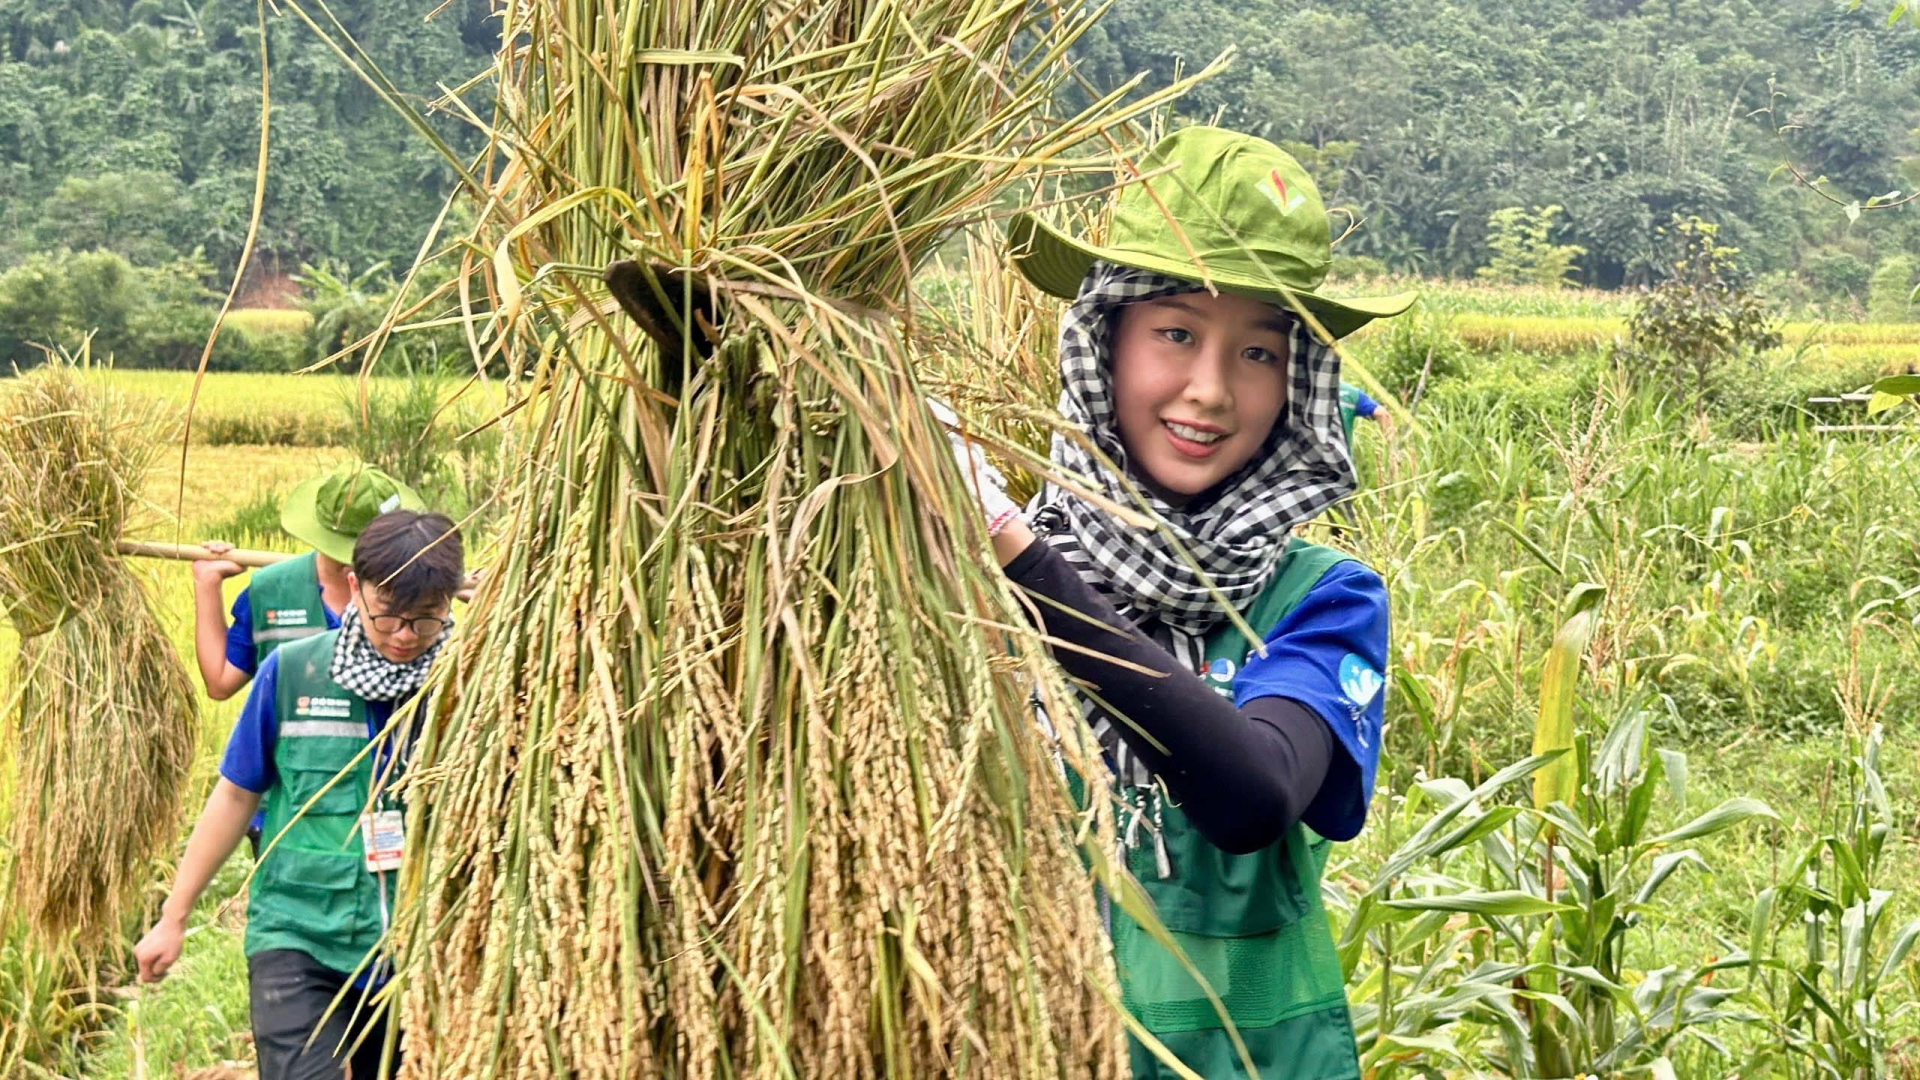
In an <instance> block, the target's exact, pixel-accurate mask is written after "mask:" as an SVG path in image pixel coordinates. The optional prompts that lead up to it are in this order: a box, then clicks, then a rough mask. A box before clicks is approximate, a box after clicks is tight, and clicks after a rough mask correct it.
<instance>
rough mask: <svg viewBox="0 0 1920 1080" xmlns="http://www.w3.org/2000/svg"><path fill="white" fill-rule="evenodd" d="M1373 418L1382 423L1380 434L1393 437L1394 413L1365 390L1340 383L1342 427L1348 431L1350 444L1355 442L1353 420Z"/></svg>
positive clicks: (1375, 421)
mask: <svg viewBox="0 0 1920 1080" xmlns="http://www.w3.org/2000/svg"><path fill="white" fill-rule="evenodd" d="M1356 417H1358V418H1359V419H1361V420H1371V421H1373V422H1374V423H1376V424H1378V425H1380V434H1382V435H1385V436H1387V437H1388V438H1392V437H1393V414H1392V413H1390V412H1388V411H1387V410H1385V409H1383V408H1381V407H1380V403H1379V402H1377V401H1375V400H1373V399H1372V398H1370V397H1368V396H1367V392H1366V391H1365V390H1362V389H1360V388H1359V387H1357V386H1353V385H1350V384H1348V383H1341V384H1340V427H1341V430H1342V431H1344V432H1345V433H1346V437H1347V443H1348V445H1349V446H1351V445H1352V443H1353V421H1354V418H1356Z"/></svg>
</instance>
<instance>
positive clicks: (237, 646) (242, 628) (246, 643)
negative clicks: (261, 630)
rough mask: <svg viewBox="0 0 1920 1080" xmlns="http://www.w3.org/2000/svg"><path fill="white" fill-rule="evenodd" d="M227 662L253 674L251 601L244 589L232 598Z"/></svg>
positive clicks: (228, 625)
mask: <svg viewBox="0 0 1920 1080" xmlns="http://www.w3.org/2000/svg"><path fill="white" fill-rule="evenodd" d="M227 663H229V664H232V665H233V666H234V667H237V668H239V669H240V670H241V671H244V672H246V673H247V674H249V675H251V674H253V601H252V600H250V599H249V598H248V596H247V590H246V589H241V590H240V595H239V596H236V597H234V598H233V621H232V622H231V623H228V624H227Z"/></svg>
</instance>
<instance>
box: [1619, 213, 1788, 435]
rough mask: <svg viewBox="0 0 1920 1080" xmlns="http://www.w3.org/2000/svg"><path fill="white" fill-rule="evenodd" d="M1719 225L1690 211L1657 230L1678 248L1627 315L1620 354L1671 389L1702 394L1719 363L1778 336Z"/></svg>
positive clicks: (1769, 345) (1766, 344)
mask: <svg viewBox="0 0 1920 1080" xmlns="http://www.w3.org/2000/svg"><path fill="white" fill-rule="evenodd" d="M1719 231H1720V227H1719V226H1718V225H1715V224H1713V223H1712V222H1708V221H1702V220H1700V219H1699V218H1697V217H1691V218H1687V219H1686V220H1684V221H1682V220H1680V219H1679V218H1678V217H1676V218H1675V219H1674V222H1673V224H1672V225H1671V226H1670V227H1668V228H1665V229H1662V230H1660V232H1661V234H1662V235H1663V236H1665V237H1666V238H1668V240H1669V241H1670V242H1671V243H1672V244H1673V245H1674V246H1675V247H1677V248H1678V254H1677V257H1676V258H1675V259H1674V260H1673V262H1672V264H1671V266H1672V274H1671V275H1670V276H1669V277H1668V278H1667V279H1666V280H1665V281H1662V282H1661V283H1660V284H1658V285H1656V286H1654V287H1653V289H1652V290H1651V291H1650V292H1648V293H1647V297H1646V299H1645V300H1643V301H1642V302H1641V304H1640V308H1639V310H1638V311H1635V312H1634V313H1633V317H1632V318H1631V319H1629V320H1628V322H1627V332H1628V335H1629V336H1630V338H1631V345H1630V346H1629V348H1628V357H1629V359H1630V360H1631V361H1632V363H1631V367H1632V369H1633V370H1634V371H1635V372H1636V373H1637V374H1640V375H1643V376H1647V375H1651V376H1653V377H1655V378H1657V379H1659V380H1660V381H1661V382H1662V383H1663V384H1664V385H1665V386H1666V388H1667V389H1668V390H1669V391H1670V392H1673V393H1678V394H1683V395H1689V396H1691V397H1693V398H1694V399H1695V400H1696V401H1698V400H1703V399H1704V398H1705V397H1706V394H1707V392H1708V390H1709V389H1711V387H1712V384H1713V381H1714V376H1715V374H1716V373H1717V372H1718V371H1719V369H1720V368H1721V366H1722V365H1724V364H1726V363H1727V362H1728V361H1730V360H1732V359H1734V358H1736V357H1738V356H1741V355H1748V354H1751V353H1752V352H1755V351H1757V350H1761V349H1771V348H1774V347H1776V346H1778V345H1779V344H1780V330H1779V327H1778V326H1777V325H1775V323H1774V321H1773V316H1772V314H1771V313H1770V312H1769V311H1768V310H1767V305H1766V302H1765V301H1764V300H1762V299H1761V298H1760V296H1759V294H1758V293H1756V292H1754V291H1753V290H1752V289H1751V288H1749V282H1748V279H1747V277H1746V276H1745V275H1744V274H1742V273H1741V272H1740V268H1739V263H1738V261H1737V259H1736V258H1735V257H1736V256H1737V255H1738V254H1739V250H1740V249H1738V248H1734V247H1727V246H1724V245H1722V244H1720V243H1719V242H1718V241H1717V239H1716V237H1717V236H1718V234H1719Z"/></svg>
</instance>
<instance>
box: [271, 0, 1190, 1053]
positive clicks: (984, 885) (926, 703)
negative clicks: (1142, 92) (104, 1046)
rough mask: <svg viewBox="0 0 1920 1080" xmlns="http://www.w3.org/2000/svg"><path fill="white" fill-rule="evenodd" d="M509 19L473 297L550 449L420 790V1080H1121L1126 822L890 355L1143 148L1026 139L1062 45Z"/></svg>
mask: <svg viewBox="0 0 1920 1080" xmlns="http://www.w3.org/2000/svg"><path fill="white" fill-rule="evenodd" d="M289 6H290V7H291V8H292V9H293V10H294V11H295V12H296V13H298V14H300V15H301V17H303V18H307V19H309V21H310V25H312V26H313V27H314V28H315V29H316V30H318V31H321V32H323V33H327V34H329V35H331V36H332V37H333V39H334V40H335V41H336V42H337V43H338V44H340V46H341V52H342V54H343V55H346V56H349V57H358V58H359V59H356V61H355V62H356V63H357V64H359V65H360V66H361V69H362V71H363V73H364V74H365V75H366V76H367V77H368V78H369V80H370V81H373V82H374V83H376V84H380V83H381V78H380V76H379V75H378V73H377V71H374V70H373V69H371V68H370V67H369V66H368V65H367V64H366V62H365V60H364V57H363V56H361V54H358V53H356V52H355V49H354V46H353V45H352V43H351V42H350V41H347V40H345V39H344V38H343V37H342V36H341V35H340V32H339V30H338V27H337V26H334V25H332V24H328V23H325V22H324V19H325V14H324V11H321V10H320V9H319V8H317V7H316V8H315V9H314V11H313V12H308V11H307V10H306V8H305V6H304V5H303V4H302V3H300V0H293V2H292V3H290V5H289ZM498 11H499V14H500V17H501V18H502V20H503V25H502V30H503V34H504V38H503V40H504V41H506V42H507V47H506V49H505V50H504V51H503V53H502V54H501V57H500V60H499V65H498V69H497V71H496V73H495V77H496V80H497V90H498V95H499V99H498V106H497V112H496V115H495V116H494V117H493V118H492V120H491V121H490V123H489V127H490V130H491V133H492V146H493V149H494V151H495V152H496V153H497V155H498V158H497V159H495V160H496V162H497V171H496V172H494V173H490V174H488V175H487V176H486V177H485V178H484V179H482V180H480V181H478V182H477V183H478V186H479V188H480V194H481V195H482V200H483V207H482V223H481V225H480V226H479V230H478V232H477V234H476V235H475V236H474V237H473V238H472V240H473V243H472V244H471V246H470V247H469V248H468V250H470V251H472V252H474V253H475V256H474V257H473V258H472V259H471V261H470V262H469V263H468V276H467V278H466V280H465V282H464V283H463V285H464V289H463V295H471V296H473V297H474V298H475V300H476V302H477V300H478V299H479V298H481V297H483V296H484V298H485V299H486V300H488V301H489V309H488V310H489V314H487V315H485V316H483V318H485V320H486V332H485V334H484V335H482V336H481V337H480V338H478V345H479V348H480V351H481V352H482V353H483V354H484V356H485V358H486V359H488V360H491V359H493V358H494V357H496V356H504V357H505V358H506V359H507V361H508V362H509V363H510V364H511V366H512V368H513V369H514V370H528V369H531V370H533V371H534V372H535V376H534V380H533V392H534V393H535V394H536V395H538V396H539V397H540V398H541V404H540V407H539V408H538V409H536V410H529V412H530V413H531V415H533V416H534V417H535V419H533V420H532V421H530V427H531V429H532V430H530V431H529V432H528V433H527V435H526V438H525V440H524V444H523V447H522V451H521V452H522V454H523V458H522V460H521V463H520V467H519V469H518V475H519V477H520V482H519V484H518V487H517V489H516V492H515V494H514V496H513V499H512V503H511V509H510V518H509V521H508V523H507V524H506V525H505V527H504V532H503V535H502V536H501V537H500V539H499V542H498V544H497V545H496V546H497V555H496V556H495V557H494V558H493V559H492V560H491V567H492V568H491V569H490V571H489V573H488V576H487V577H486V579H485V583H484V584H483V585H482V587H481V591H480V595H479V596H478V597H477V598H476V600H475V603H474V605H473V607H472V609H471V613H470V618H469V619H468V620H466V629H465V631H464V637H463V639H462V641H461V643H460V647H459V649H458V650H457V652H456V653H455V654H454V655H453V656H452V657H451V662H450V663H448V664H446V665H443V667H442V668H441V669H440V672H439V676H438V677H439V684H438V686H439V693H438V696H437V698H436V699H435V700H436V707H435V708H434V709H433V710H432V712H431V715H430V716H428V717H427V718H426V719H425V722H424V728H423V734H422V737H421V743H420V744H419V747H418V749H417V750H416V752H415V755H414V758H413V763H412V765H411V767H410V774H409V780H408V789H407V791H408V799H409V802H410V808H411V809H410V819H409V822H408V837H409V839H408V849H409V856H408V862H407V864H406V868H405V870H404V871H403V874H404V880H403V882H402V888H401V897H400V902H399V906H398V908H397V910H396V912H395V921H394V942H395V948H396V950H397V968H398V975H397V978H396V982H395V984H394V986H395V990H394V991H393V993H394V994H396V995H397V996H398V997H399V1000H400V1009H401V1014H402V1015H401V1019H402V1020H403V1022H404V1025H405V1029H406V1032H407V1036H406V1044H407V1054H406V1058H405V1065H404V1067H403V1073H402V1075H404V1076H407V1077H415V1078H427V1077H463V1078H466V1077H483V1076H502V1077H516V1078H523V1077H524V1078H534V1077H549V1076H568V1077H631V1076H646V1077H676V1078H678V1077H687V1078H704V1077H716V1078H717V1077H769V1078H772V1077H795V1076H802V1077H844V1078H847V1080H855V1078H860V1077H881V1076H886V1077H901V1078H906V1077H912V1078H915V1080H921V1078H926V1077H941V1076H977V1077H996V1078H999V1077H1118V1076H1122V1075H1124V1073H1125V1049H1124V1046H1123V1044H1122V1039H1121V1031H1122V1026H1121V1023H1122V1022H1121V1019H1120V1016H1119V1012H1118V1006H1117V1001H1116V999H1115V998H1114V993H1115V992H1114V988H1113V976H1112V972H1111V966H1110V961H1109V960H1108V958H1107V947H1106V943H1105V939H1104V933H1103V930H1102V925H1101V921H1100V917H1099V913H1098V909H1097V904H1096V897H1095V892H1094V890H1093V888H1092V887H1091V883H1090V880H1089V874H1088V871H1087V869H1086V866H1085V863H1084V857H1085V852H1087V851H1102V850H1110V846H1108V844H1107V839H1106V838H1107V837H1108V836H1109V832H1108V830H1110V828H1111V822H1110V819H1109V818H1108V817H1107V815H1106V811H1105V808H1104V806H1103V805H1102V804H1101V803H1100V802H1099V801H1098V800H1095V802H1094V805H1093V806H1092V808H1091V809H1088V810H1086V811H1085V812H1084V813H1082V812H1080V811H1078V810H1077V809H1076V807H1075V805H1074V803H1073V801H1072V800H1071V799H1070V798H1069V797H1068V795H1067V793H1066V791H1065V785H1064V784H1063V783H1062V780H1061V775H1062V774H1061V769H1060V763H1061V762H1060V761H1059V760H1056V757H1055V752H1054V751H1053V749H1052V748H1050V747H1049V746H1048V745H1047V744H1045V743H1044V742H1043V741H1042V740H1041V739H1040V738H1039V737H1038V735H1037V733H1036V732H1035V731H1034V726H1033V720H1032V714H1031V711H1030V709H1029V708H1028V705H1027V695H1028V693H1029V692H1031V691H1033V690H1034V689H1035V688H1037V689H1038V692H1040V693H1041V694H1042V695H1043V696H1046V695H1054V694H1059V693H1062V689H1061V687H1059V685H1058V683H1057V677H1056V676H1053V675H1050V674H1048V672H1049V671H1050V668H1049V666H1048V664H1047V663H1046V662H1045V661H1044V660H1042V659H1041V657H1040V650H1039V649H1038V646H1037V645H1036V643H1035V642H1034V641H1033V640H1032V638H1031V636H1030V635H1028V634H1027V633H1025V632H1024V630H1023V629H1014V628H1016V627H1024V625H1025V624H1024V620H1023V619H1022V618H1021V616H1020V614H1019V612H1018V610H1017V607H1016V606H1015V604H1014V602H1013V600H1012V599H1011V597H1010V596H1009V594H1008V592H1007V589H1006V586H1005V584H1004V582H1003V580H1002V579H1001V578H1000V577H999V575H998V573H997V571H996V570H995V569H994V568H993V566H992V564H991V563H990V562H989V561H988V560H989V558H990V556H989V554H988V553H987V551H986V548H985V537H984V531H983V529H982V528H981V523H980V521H979V513H978V510H977V508H976V507H975V506H974V505H973V503H972V502H971V500H969V499H968V498H967V496H966V495H965V494H964V492H963V490H962V489H961V488H960V486H959V479H958V475H957V470H956V467H955V466H954V464H953V461H952V458H951V456H950V450H949V448H948V446H947V442H946V437H945V434H944V432H943V431H941V430H940V429H939V428H938V427H937V426H936V425H935V424H934V422H933V421H932V419H931V417H930V416H929V414H928V412H927V410H926V408H925V406H924V404H923V402H922V400H921V397H920V391H919V389H918V387H917V385H916V383H915V381H914V378H913V377H912V374H911V372H910V371H909V370H908V368H909V365H908V363H907V362H906V360H905V359H904V354H903V349H902V346H901V340H902V329H901V328H900V326H899V325H898V324H897V322H898V316H899V315H900V313H902V312H903V311H904V309H905V296H906V292H907V288H908V284H909V281H910V278H911V275H912V273H913V271H914V269H915V268H916V266H918V265H919V263H920V262H921V261H922V260H923V258H924V257H925V256H926V255H927V254H928V252H929V251H930V250H931V249H932V247H933V246H934V245H935V244H936V243H937V242H938V241H939V239H940V238H941V237H942V236H943V235H945V234H946V233H948V232H949V231H950V230H951V229H952V228H953V227H954V226H955V224H956V223H958V222H959V221H961V220H962V219H964V218H967V217H969V216H974V215H978V214H980V213H981V212H982V211H984V210H985V209H987V208H988V204H989V202H990V200H991V199H992V198H993V197H994V196H995V194H996V193H997V192H999V191H1000V190H1001V189H1002V188H1003V187H1004V186H1005V185H1006V184H1008V183H1009V182H1011V181H1013V180H1015V179H1017V178H1020V177H1023V176H1027V175H1031V174H1032V173H1033V171H1034V170H1035V169H1036V168H1038V167H1040V166H1042V165H1046V164H1048V163H1050V162H1051V163H1054V164H1056V165H1057V164H1058V163H1059V162H1060V160H1061V159H1062V157H1063V156H1064V155H1065V154H1066V153H1067V152H1068V151H1069V150H1070V149H1071V148H1073V147H1075V146H1077V145H1078V144H1080V143H1081V142H1082V141H1084V140H1085V139H1086V137H1087V135H1088V133H1089V132H1090V131H1092V130H1093V129H1094V128H1095V126H1097V125H1101V124H1113V123H1118V122H1120V121H1121V120H1122V119H1123V110H1121V109H1120V108H1119V107H1118V106H1116V105H1115V104H1114V102H1115V101H1117V100H1118V98H1117V97H1116V98H1114V99H1110V100H1107V101H1103V102H1100V103H1098V104H1096V105H1095V106H1094V107H1092V108H1091V109H1089V110H1088V111H1087V112H1086V113H1085V114H1083V115H1080V116H1077V117H1072V118H1068V119H1065V120H1060V121H1048V122H1042V115H1041V113H1042V110H1043V109H1044V108H1046V107H1048V106H1049V104H1050V99H1051V92H1052V89H1053V86H1054V83H1055V81H1056V80H1057V79H1058V78H1059V77H1060V75H1061V74H1062V70H1063V69H1062V67H1061V62H1060V61H1061V56H1062V54H1063V53H1064V51H1065V49H1066V47H1067V46H1068V45H1069V44H1070V43H1071V41H1072V40H1073V39H1074V38H1075V37H1076V36H1077V35H1078V34H1080V33H1081V32H1083V31H1084V30H1085V28H1086V26H1087V25H1088V22H1087V18H1088V17H1087V16H1085V15H1083V14H1079V13H1072V12H1065V11H1061V10H1058V9H1053V8H1041V7H1036V6H1032V5H1029V4H1027V3H1025V2H1023V0H1014V2H1002V0H993V2H981V0H928V2H925V3H917V4H912V5H904V4H894V3H887V2H876V0H806V2H800V3H794V2H775V3H770V4H729V3H711V2H707V0H662V2H655V3H646V4H624V5H612V4H607V5H592V4H576V3H570V2H558V0H535V2H531V3H514V4H508V5H505V6H503V7H501V8H499V9H498ZM395 100H396V103H399V102H398V98H397V96H396V97H395ZM1158 100H1164V96H1162V97H1160V98H1151V97H1149V98H1142V99H1139V100H1136V101H1134V102H1132V103H1131V104H1129V105H1128V106H1126V108H1125V110H1124V113H1125V115H1131V114H1132V113H1133V112H1135V111H1138V110H1141V109H1145V108H1151V107H1153V105H1155V104H1156V103H1157V101H1158ZM1082 164H1084V165H1086V167H1087V168H1088V170H1089V171H1093V170H1095V169H1100V170H1102V171H1104V169H1105V168H1106V167H1108V166H1109V165H1110V164H1111V162H1110V161H1107V160H1104V159H1103V160H1102V161H1099V162H1083V163H1082ZM615 262H617V263H618V264H619V265H617V266H615V267H614V268H613V269H612V270H611V271H610V272H609V275H610V278H611V280H612V281H613V282H614V283H615V288H616V291H617V292H619V293H620V294H621V295H622V297H623V302H624V307H625V311H626V314H624V315H623V314H622V313H621V306H618V305H616V303H614V302H613V301H612V300H611V299H610V298H609V297H608V294H607V291H606V289H605V287H604V286H603V285H602V282H601V268H603V267H607V266H608V265H609V264H610V263H615ZM476 306H477V304H476ZM629 316H630V317H629ZM1052 713H1053V714H1054V715H1058V716H1069V715H1077V710H1076V709H1074V708H1073V707H1072V706H1071V705H1068V704H1065V699H1064V698H1061V699H1060V703H1059V704H1058V707H1056V708H1055V709H1053V710H1052ZM1057 752H1058V753H1059V754H1060V755H1061V757H1062V758H1063V759H1064V760H1066V761H1069V762H1071V763H1073V764H1074V765H1075V766H1076V767H1078V768H1079V769H1081V770H1082V771H1083V772H1084V774H1085V775H1087V776H1089V777H1092V778H1095V780H1094V782H1095V784H1096V785H1097V783H1098V779H1097V778H1098V777H1099V776H1100V775H1101V772H1100V766H1099V765H1098V759H1097V756H1096V755H1094V754H1092V753H1091V750H1090V744H1083V743H1082V742H1081V735H1080V733H1079V732H1078V731H1077V730H1076V731H1068V732H1065V733H1063V738H1062V745H1061V746H1060V747H1059V748H1058V751H1057ZM1096 790H1097V787H1096ZM1083 845H1084V847H1083Z"/></svg>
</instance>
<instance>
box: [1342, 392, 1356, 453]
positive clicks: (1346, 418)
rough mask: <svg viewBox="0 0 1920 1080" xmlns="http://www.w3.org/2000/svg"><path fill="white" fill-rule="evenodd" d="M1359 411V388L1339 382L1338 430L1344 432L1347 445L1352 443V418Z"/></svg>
mask: <svg viewBox="0 0 1920 1080" xmlns="http://www.w3.org/2000/svg"><path fill="white" fill-rule="evenodd" d="M1359 411H1360V388H1359V387H1357V386H1351V385H1348V384H1347V383H1341V384H1340V430H1341V431H1343V432H1345V433H1346V436H1347V445H1348V446H1352V445H1353V418H1354V417H1355V416H1357V415H1359Z"/></svg>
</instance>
